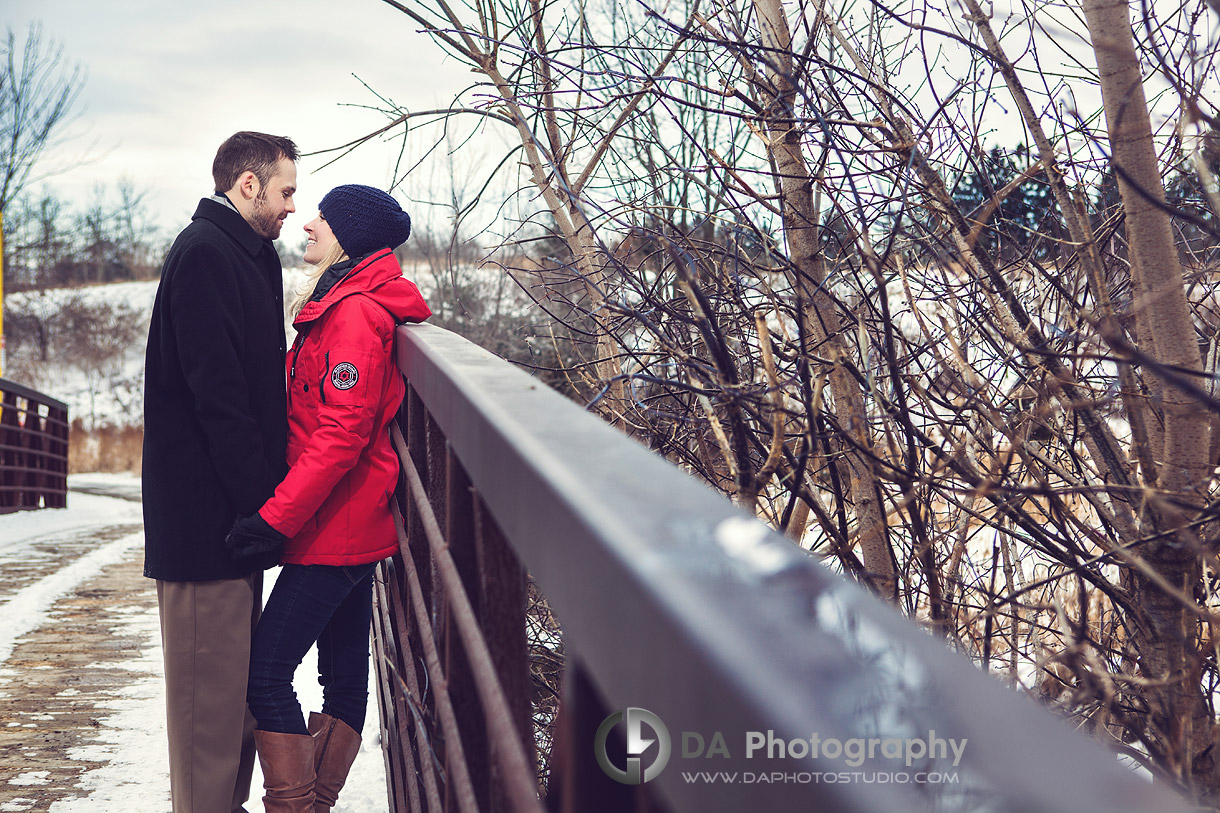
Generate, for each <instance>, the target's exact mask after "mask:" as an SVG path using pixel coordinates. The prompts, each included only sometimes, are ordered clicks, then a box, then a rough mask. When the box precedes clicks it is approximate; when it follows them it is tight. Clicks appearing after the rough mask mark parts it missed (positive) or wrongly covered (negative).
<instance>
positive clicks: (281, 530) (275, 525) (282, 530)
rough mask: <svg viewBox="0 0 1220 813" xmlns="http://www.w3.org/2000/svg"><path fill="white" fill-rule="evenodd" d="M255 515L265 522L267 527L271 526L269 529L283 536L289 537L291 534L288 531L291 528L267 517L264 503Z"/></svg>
mask: <svg viewBox="0 0 1220 813" xmlns="http://www.w3.org/2000/svg"><path fill="white" fill-rule="evenodd" d="M257 516H258V518H259V519H261V520H262V521H263V522H265V523H267V527H269V528H271V530H273V531H275V532H276V533H278V534H283V535H284V536H285V537H291V536H292V535H293V534H292V533H290V532H289V531H291V530H292V529H290V528H288V527H287V526H286V525H284V524H283V523H281V522H280V521H278V520H275V519H267V506H265V505H264V506H263V507H262V508H260V509H259V511H258V514H257Z"/></svg>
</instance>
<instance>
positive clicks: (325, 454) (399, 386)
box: [259, 249, 432, 565]
mask: <svg viewBox="0 0 1220 813" xmlns="http://www.w3.org/2000/svg"><path fill="white" fill-rule="evenodd" d="M431 315H432V311H430V310H429V309H428V306H427V305H426V304H425V303H424V300H423V297H421V296H420V294H419V289H418V288H416V287H415V284H414V283H413V282H411V281H410V280H407V279H405V278H404V277H403V276H402V268H401V267H400V266H399V264H398V260H397V259H395V257H394V254H393V252H391V251H389V250H388V249H387V250H385V251H379V252H377V253H376V254H374V255H373V256H371V257H369V258H367V259H366V260H364V261H363V262H361V263H360V264H358V265H357V266H356V267H355V268H353V269H352V270H351V272H350V273H348V275H347V276H346V277H344V278H343V279H342V280H341V281H340V282H338V283H336V284H335V286H334V287H333V288H331V289H330V290H329V291H328V292H327V293H326V295H325V296H323V297H322V299H321V300H319V301H317V302H309V303H307V304H306V305H305V307H303V308H302V309H301V312H300V313H299V314H298V315H297V317H296V319H295V320H294V322H293V325H294V326H295V327H296V329H297V331H298V333H297V338H296V342H295V343H294V344H293V346H292V350H290V351H289V353H288V358H287V365H286V366H287V369H288V465H289V466H290V467H291V468H290V469H289V471H288V476H286V477H285V478H284V481H283V482H282V483H280V485H279V487H278V488H276V490H275V495H274V496H273V497H272V498H271V499H269V500H268V501H267V502H266V503H265V504H264V505H263V507H262V508H261V509H259V513H260V514H261V515H262V517H263V519H265V520H266V521H267V523H268V524H269V525H271V527H273V528H275V529H276V530H277V531H279V532H280V533H282V534H284V535H285V536H287V537H288V542H287V543H286V544H285V545H284V555H283V558H282V561H283V562H284V563H291V564H301V565H313V564H321V565H356V564H364V563H367V562H376V561H379V560H381V559H384V558H386V557H387V556H391V555H393V553H394V552H395V551H396V550H397V549H398V538H397V535H396V533H395V530H394V521H393V518H392V517H391V515H390V509H389V500H390V497H391V495H392V494H393V492H394V487H395V485H396V484H397V482H398V456H397V455H396V454H395V452H394V449H393V448H392V446H391V444H390V433H389V423H390V421H391V420H393V418H394V415H395V413H396V412H397V411H398V407H399V405H400V404H401V403H402V399H403V395H404V393H405V391H406V387H405V385H404V384H403V380H402V374H401V373H400V372H399V370H398V366H397V365H396V364H395V359H394V354H393V349H394V330H395V327H396V325H397V323H400V322H420V321H423V320H424V319H427V318H428V317H429V316H431Z"/></svg>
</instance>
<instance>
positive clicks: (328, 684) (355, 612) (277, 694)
mask: <svg viewBox="0 0 1220 813" xmlns="http://www.w3.org/2000/svg"><path fill="white" fill-rule="evenodd" d="M376 567H377V563H376V562H373V563H371V564H367V565H343V566H332V565H284V567H283V569H282V570H281V571H280V575H279V578H277V579H276V582H275V588H274V589H273V590H272V591H271V596H270V597H269V598H268V599H267V606H265V607H264V608H263V614H262V617H261V618H260V619H259V622H258V627H257V628H256V629H255V630H254V638H253V640H252V642H251V645H250V683H249V687H248V689H247V695H246V700H247V702H248V703H249V704H250V712H251V713H252V714H253V715H254V719H255V720H257V721H258V727H259V728H260V729H262V730H263V731H275V732H279V733H282V734H308V733H309V730H308V728H306V726H305V716H304V715H303V714H302V713H301V705H300V703H298V702H297V696H296V692H294V691H293V690H292V676H293V673H294V672H296V668H297V666H299V665H300V663H301V661H302V660H304V659H305V654H306V653H307V652H309V648H310V647H311V646H313V644H314V642H317V644H318V682H319V683H320V684H322V712H323V713H324V714H329V715H331V716H332V717H338V718H339V719H340V720H342V721H343V722H345V723H347V724H348V725H349V726H351V727H352V729H354V730H355V731H356V732H360V731H362V730H363V729H364V714H365V709H366V707H367V706H368V699H369V698H368V688H369V685H368V681H369V623H370V621H371V620H372V617H373V570H374V569H375V568H376Z"/></svg>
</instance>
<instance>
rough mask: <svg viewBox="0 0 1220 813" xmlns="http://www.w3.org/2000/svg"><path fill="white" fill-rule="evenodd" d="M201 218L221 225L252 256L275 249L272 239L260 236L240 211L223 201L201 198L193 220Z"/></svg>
mask: <svg viewBox="0 0 1220 813" xmlns="http://www.w3.org/2000/svg"><path fill="white" fill-rule="evenodd" d="M200 218H202V219H204V220H207V221H209V222H212V223H215V224H216V225H217V226H219V227H220V228H221V229H222V230H223V231H224V232H225V233H226V234H228V235H229V237H231V238H233V240H234V242H236V243H237V244H238V245H239V246H241V247H242V248H243V249H244V250H245V251H246V253H247V254H249V255H250V256H251V257H257V256H258V255H259V254H260V253H261V252H262V251H264V250H265V249H268V248H271V249H272V250H274V247H273V246H272V244H271V241H270V240H264V239H263V238H262V237H259V236H258V234H257V233H256V232H255V231H254V229H253V228H251V226H250V224H249V223H247V222H246V219H245V218H244V217H242V216H241V214H240V213H238V212H235V211H234V210H232V209H230V208H229V207H228V206H225V205H224V204H222V203H217V202H216V201H214V200H210V199H209V198H203V199H202V200H200V201H199V206H198V207H197V208H196V209H195V214H194V215H193V216H192V217H191V220H199V219H200Z"/></svg>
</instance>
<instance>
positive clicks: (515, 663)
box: [463, 472, 537, 813]
mask: <svg viewBox="0 0 1220 813" xmlns="http://www.w3.org/2000/svg"><path fill="white" fill-rule="evenodd" d="M463 473H464V472H463ZM471 496H472V504H473V507H474V538H475V553H476V559H477V573H478V577H477V580H476V582H475V583H476V584H477V585H478V589H477V591H476V592H477V593H478V594H479V595H480V601H479V605H477V607H478V608H479V609H478V612H479V623H480V626H481V627H482V629H483V635H484V637H485V638H486V639H487V645H488V648H489V649H490V650H491V657H492V662H493V663H494V664H495V667H496V674H497V675H499V677H500V682H501V684H502V685H503V686H504V694H505V696H506V697H507V699H508V702H509V705H510V709H509V711H510V713H511V714H512V715H513V720H514V722H515V723H516V728H517V732H518V735H519V737H520V739H521V742H522V743H523V744H524V745H525V748H526V754H527V755H528V756H529V757H530V764H531V765H534V766H535V771H536V770H537V758H536V756H535V753H534V723H533V714H532V713H531V710H530V695H531V687H530V672H529V668H530V666H529V650H528V648H527V647H528V645H527V642H526V637H525V626H526V617H525V614H526V604H527V590H528V587H527V584H526V574H525V568H523V567H522V566H521V562H520V560H519V559H517V557H516V556H515V555H514V554H513V551H512V548H511V547H509V544H508V542H507V541H506V540H505V539H504V534H503V532H502V531H501V530H500V526H499V525H497V524H496V521H495V519H494V518H493V517H492V516H491V514H490V513H489V512H488V511H487V509H486V507H485V506H484V505H483V501H482V500H481V499H479V497H478V493H477V492H476V491H474V490H473V488H472V489H471ZM472 598H473V595H472ZM493 747H494V744H493ZM490 764H491V787H492V796H491V806H490V808H489V810H490V811H491V813H498V811H507V810H511V809H512V808H511V806H510V805H509V802H508V795H507V792H506V790H505V788H506V786H507V783H506V781H505V779H504V777H502V776H500V775H499V768H498V767H497V763H496V762H495V760H490Z"/></svg>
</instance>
